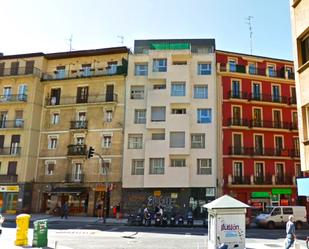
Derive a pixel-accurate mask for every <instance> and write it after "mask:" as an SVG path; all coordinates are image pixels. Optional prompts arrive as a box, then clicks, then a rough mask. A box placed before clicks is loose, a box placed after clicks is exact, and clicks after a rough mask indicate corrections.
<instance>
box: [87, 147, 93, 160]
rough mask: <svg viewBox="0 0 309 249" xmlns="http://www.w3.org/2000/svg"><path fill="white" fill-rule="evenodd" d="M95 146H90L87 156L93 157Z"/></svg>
mask: <svg viewBox="0 0 309 249" xmlns="http://www.w3.org/2000/svg"><path fill="white" fill-rule="evenodd" d="M93 154H94V148H93V147H92V146H90V147H89V150H88V155H87V158H91V157H93Z"/></svg>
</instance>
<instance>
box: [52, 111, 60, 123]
mask: <svg viewBox="0 0 309 249" xmlns="http://www.w3.org/2000/svg"><path fill="white" fill-rule="evenodd" d="M59 120H60V115H59V113H58V112H54V113H52V115H51V123H52V124H53V125H55V124H59Z"/></svg>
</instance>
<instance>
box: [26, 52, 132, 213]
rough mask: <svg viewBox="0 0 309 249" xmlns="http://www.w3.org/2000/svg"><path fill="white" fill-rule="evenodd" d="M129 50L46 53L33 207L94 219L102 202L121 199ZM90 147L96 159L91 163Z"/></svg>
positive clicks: (112, 202) (107, 202)
mask: <svg viewBox="0 0 309 249" xmlns="http://www.w3.org/2000/svg"><path fill="white" fill-rule="evenodd" d="M128 52H129V51H128V49H127V48H126V47H115V48H105V49H95V50H84V51H71V52H63V53H52V54H46V55H45V56H44V58H45V64H44V70H43V73H42V78H41V82H40V84H41V85H42V88H43V92H42V96H44V99H43V101H42V103H43V104H42V105H43V112H42V119H41V121H40V122H38V123H39V124H40V126H41V131H40V146H39V154H38V164H37V167H36V169H35V170H36V171H35V174H34V175H35V176H36V178H35V186H34V191H33V201H32V209H33V211H36V212H47V213H53V212H54V211H57V207H59V205H61V203H62V204H63V203H64V202H65V201H68V204H69V207H70V213H71V214H72V215H84V214H87V215H95V206H96V203H97V202H98V201H99V200H103V201H104V206H105V207H106V208H107V212H109V207H110V206H114V205H117V204H118V203H119V202H120V201H121V173H122V172H121V167H122V148H123V128H124V96H125V75H126V72H127V57H128ZM90 146H92V147H93V148H94V149H95V152H96V153H97V154H99V155H100V156H101V157H102V158H103V160H102V159H101V158H100V156H98V155H95V156H94V157H93V158H91V159H87V151H88V149H89V147H90Z"/></svg>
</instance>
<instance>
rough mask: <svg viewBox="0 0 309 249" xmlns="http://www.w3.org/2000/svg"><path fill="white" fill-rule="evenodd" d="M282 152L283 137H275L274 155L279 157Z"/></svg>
mask: <svg viewBox="0 0 309 249" xmlns="http://www.w3.org/2000/svg"><path fill="white" fill-rule="evenodd" d="M282 150H283V137H281V136H275V154H276V155H277V156H280V155H281V152H282Z"/></svg>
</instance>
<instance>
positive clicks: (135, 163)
mask: <svg viewBox="0 0 309 249" xmlns="http://www.w3.org/2000/svg"><path fill="white" fill-rule="evenodd" d="M131 174H132V175H144V160H143V159H132V170H131Z"/></svg>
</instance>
